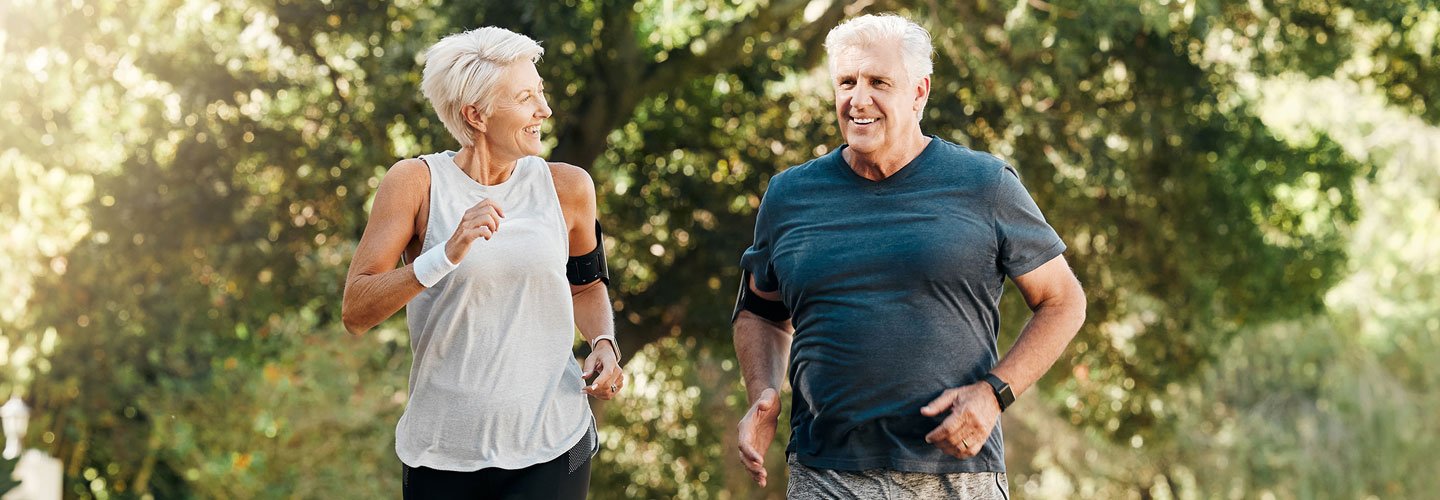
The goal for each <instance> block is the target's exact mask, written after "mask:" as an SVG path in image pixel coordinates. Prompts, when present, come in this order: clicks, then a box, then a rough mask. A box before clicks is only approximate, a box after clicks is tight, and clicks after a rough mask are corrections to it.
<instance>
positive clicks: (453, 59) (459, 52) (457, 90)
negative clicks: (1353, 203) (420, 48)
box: [420, 26, 545, 146]
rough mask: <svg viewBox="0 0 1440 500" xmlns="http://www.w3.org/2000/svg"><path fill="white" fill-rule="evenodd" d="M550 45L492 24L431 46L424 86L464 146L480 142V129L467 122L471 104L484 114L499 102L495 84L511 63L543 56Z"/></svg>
mask: <svg viewBox="0 0 1440 500" xmlns="http://www.w3.org/2000/svg"><path fill="white" fill-rule="evenodd" d="M544 53H545V49H544V48H542V47H540V44H539V43H537V42H535V40H532V39H530V37H527V36H525V35H521V34H519V33H515V32H513V31H510V30H507V29H504V28H496V27H493V26H487V27H484V28H478V29H473V30H470V31H466V32H462V33H456V34H453V35H450V36H447V37H445V38H443V39H441V40H440V41H439V42H437V43H436V44H435V45H434V46H432V47H430V49H428V50H426V51H425V75H424V79H423V80H421V81H420V91H421V92H423V93H424V94H425V98H426V99H428V100H430V106H431V107H434V108H435V114H437V115H440V122H441V123H444V124H445V129H446V130H449V131H450V135H452V136H455V139H456V140H458V141H460V145H461V146H472V145H474V139H473V138H474V136H475V132H476V131H475V129H474V128H473V127H471V126H470V124H469V123H468V122H466V121H465V113H464V110H465V106H468V105H475V106H477V107H478V108H479V109H480V113H481V114H482V115H489V114H490V112H491V111H493V110H494V106H495V87H496V85H498V84H499V83H500V75H501V73H502V71H503V69H504V68H505V66H508V65H509V64H511V63H514V62H516V61H530V62H531V63H535V62H536V61H539V60H540V55H541V54H544Z"/></svg>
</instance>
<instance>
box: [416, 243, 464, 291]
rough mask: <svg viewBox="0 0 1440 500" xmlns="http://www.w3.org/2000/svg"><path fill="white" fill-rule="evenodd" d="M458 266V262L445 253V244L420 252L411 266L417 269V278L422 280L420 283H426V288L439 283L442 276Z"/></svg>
mask: <svg viewBox="0 0 1440 500" xmlns="http://www.w3.org/2000/svg"><path fill="white" fill-rule="evenodd" d="M456 266H457V264H455V263H454V262H450V257H449V256H447V255H445V245H443V244H441V245H435V247H434V248H431V249H430V250H429V251H427V252H425V253H422V254H420V257H417V258H416V259H415V265H414V266H411V267H412V268H414V269H415V279H417V280H420V284H421V285H425V288H430V287H432V286H435V284H436V283H439V282H440V278H444V277H445V275H447V274H450V271H454V270H455V267H456Z"/></svg>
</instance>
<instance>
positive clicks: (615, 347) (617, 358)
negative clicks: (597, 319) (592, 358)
mask: <svg viewBox="0 0 1440 500" xmlns="http://www.w3.org/2000/svg"><path fill="white" fill-rule="evenodd" d="M601 340H609V341H610V351H611V352H614V353H615V361H616V362H617V363H618V362H619V361H620V344H617V343H616V342H615V336H614V335H610V334H605V335H599V336H596V337H595V338H593V339H590V350H591V351H594V350H595V346H596V345H598V344H600V341H601Z"/></svg>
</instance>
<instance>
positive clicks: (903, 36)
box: [825, 14, 935, 82]
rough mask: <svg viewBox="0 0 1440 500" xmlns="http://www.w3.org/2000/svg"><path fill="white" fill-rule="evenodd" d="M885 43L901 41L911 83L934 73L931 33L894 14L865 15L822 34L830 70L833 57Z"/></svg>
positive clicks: (833, 63)
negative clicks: (826, 33)
mask: <svg viewBox="0 0 1440 500" xmlns="http://www.w3.org/2000/svg"><path fill="white" fill-rule="evenodd" d="M886 42H900V55H901V58H902V59H904V62H905V72H906V73H909V76H910V80H911V82H919V81H920V79H921V78H925V77H927V76H930V73H932V72H934V70H935V63H934V62H933V61H932V60H931V58H930V56H931V53H933V52H935V48H934V46H933V45H931V43H930V32H928V31H925V28H922V27H920V25H919V24H915V22H914V21H911V20H909V19H906V18H903V17H900V16H898V15H895V14H866V15H863V16H860V17H856V18H854V19H851V20H849V21H845V22H843V23H840V25H839V26H836V27H835V28H834V29H832V30H830V34H828V35H825V53H826V55H828V56H829V59H830V71H831V72H832V73H833V72H834V71H835V56H836V55H837V54H839V53H841V52H844V51H846V50H849V49H857V48H863V47H869V46H873V45H876V44H881V43H886Z"/></svg>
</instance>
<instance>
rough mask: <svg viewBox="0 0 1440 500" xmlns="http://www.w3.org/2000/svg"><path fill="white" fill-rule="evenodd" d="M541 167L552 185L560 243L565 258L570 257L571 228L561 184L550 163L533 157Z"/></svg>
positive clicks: (547, 180)
mask: <svg viewBox="0 0 1440 500" xmlns="http://www.w3.org/2000/svg"><path fill="white" fill-rule="evenodd" d="M531 158H534V159H535V160H536V163H537V164H539V165H540V170H541V171H542V172H541V175H544V176H545V182H547V183H549V184H550V193H551V194H552V195H553V197H552V198H551V201H553V202H555V216H556V218H557V219H559V224H558V225H559V226H560V242H561V244H562V245H563V246H564V248H565V256H566V257H567V258H568V257H569V256H570V227H569V226H567V225H565V205H564V204H563V203H560V184H559V183H557V182H555V172H552V171H551V170H550V162H549V161H547V160H546V159H544V158H541V157H539V156H532V157H531Z"/></svg>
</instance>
